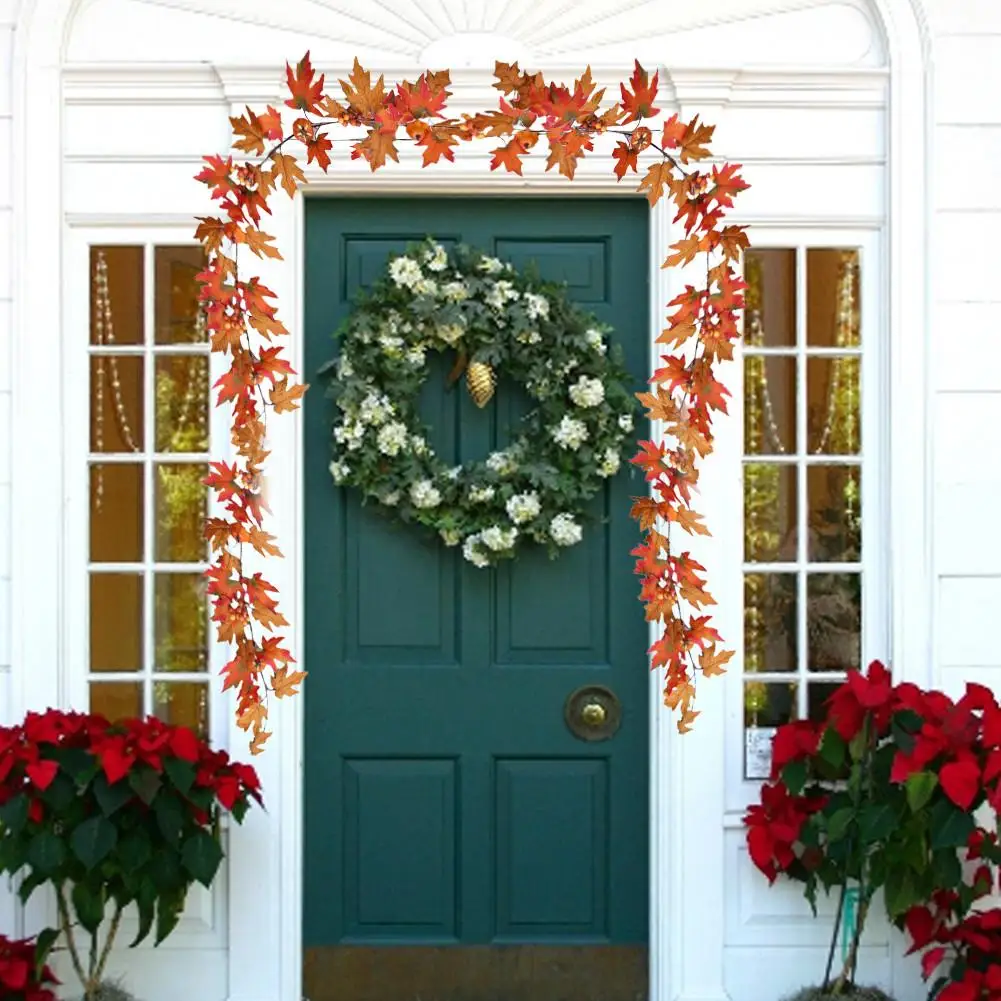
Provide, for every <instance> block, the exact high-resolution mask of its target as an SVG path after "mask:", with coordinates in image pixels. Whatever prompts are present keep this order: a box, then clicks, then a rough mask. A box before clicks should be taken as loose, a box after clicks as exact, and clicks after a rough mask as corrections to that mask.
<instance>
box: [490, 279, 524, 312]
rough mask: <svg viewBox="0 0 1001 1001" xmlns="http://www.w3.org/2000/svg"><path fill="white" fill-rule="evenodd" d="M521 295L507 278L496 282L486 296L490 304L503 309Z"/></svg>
mask: <svg viewBox="0 0 1001 1001" xmlns="http://www.w3.org/2000/svg"><path fill="white" fill-rule="evenodd" d="M518 296H519V292H518V290H517V289H516V288H515V287H514V285H512V284H511V282H509V281H507V280H506V279H503V278H502V279H501V280H500V281H498V282H494V287H493V288H492V289H491V290H490V291H489V292H488V293H487V294H486V296H485V297H484V298H485V299H486V303H487V305H488V306H493V308H494V309H503V308H504V307H505V306H506V305H507V304H508V303H509V302H514V301H515V300H516V299H517V298H518Z"/></svg>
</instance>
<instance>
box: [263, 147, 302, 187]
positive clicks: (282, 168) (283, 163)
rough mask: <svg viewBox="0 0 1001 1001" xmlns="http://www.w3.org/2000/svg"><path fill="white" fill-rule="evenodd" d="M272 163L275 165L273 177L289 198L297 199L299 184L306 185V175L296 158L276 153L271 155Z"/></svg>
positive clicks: (272, 170)
mask: <svg viewBox="0 0 1001 1001" xmlns="http://www.w3.org/2000/svg"><path fill="white" fill-rule="evenodd" d="M271 161H272V163H274V166H273V167H272V168H271V176H272V177H273V178H274V179H275V180H276V181H278V182H280V183H281V186H282V187H283V188H284V189H285V191H286V193H287V194H288V196H289V198H293V197H295V193H296V191H297V190H298V188H299V183H300V182H302V183H303V184H305V183H306V175H305V174H304V173H303V172H302V168H301V167H300V166H299V164H298V163H297V162H296V159H295V157H294V156H290V155H289V154H288V153H278V152H275V153H272V154H271Z"/></svg>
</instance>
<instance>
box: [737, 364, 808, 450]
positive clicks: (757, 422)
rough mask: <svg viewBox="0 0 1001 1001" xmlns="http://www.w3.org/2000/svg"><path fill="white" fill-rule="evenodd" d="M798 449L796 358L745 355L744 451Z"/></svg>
mask: <svg viewBox="0 0 1001 1001" xmlns="http://www.w3.org/2000/svg"><path fill="white" fill-rule="evenodd" d="M795 451H796V359H795V357H787V358H782V357H779V358H775V357H772V356H767V357H766V356H762V355H745V356H744V452H745V454H747V455H786V454H791V453H795Z"/></svg>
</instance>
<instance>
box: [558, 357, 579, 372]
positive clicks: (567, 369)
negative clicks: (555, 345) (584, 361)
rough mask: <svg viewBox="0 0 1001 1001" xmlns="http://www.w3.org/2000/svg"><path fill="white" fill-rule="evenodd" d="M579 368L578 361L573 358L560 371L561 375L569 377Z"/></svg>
mask: <svg viewBox="0 0 1001 1001" xmlns="http://www.w3.org/2000/svg"><path fill="white" fill-rule="evenodd" d="M576 367H577V359H576V358H571V359H569V361H567V363H566V364H565V365H564V366H563V367H562V368H561V369H560V375H569V374H570V372H572V371H573V370H574V369H575V368H576Z"/></svg>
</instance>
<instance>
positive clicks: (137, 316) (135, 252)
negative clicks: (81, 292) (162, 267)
mask: <svg viewBox="0 0 1001 1001" xmlns="http://www.w3.org/2000/svg"><path fill="white" fill-rule="evenodd" d="M90 276H91V283H90V343H91V344H93V345H95V346H104V347H107V346H110V345H112V344H142V343H143V315H144V309H143V248H142V247H91V248H90Z"/></svg>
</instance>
